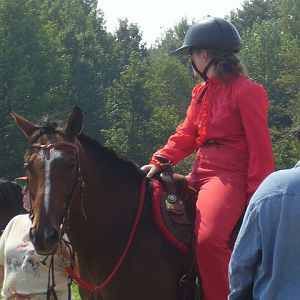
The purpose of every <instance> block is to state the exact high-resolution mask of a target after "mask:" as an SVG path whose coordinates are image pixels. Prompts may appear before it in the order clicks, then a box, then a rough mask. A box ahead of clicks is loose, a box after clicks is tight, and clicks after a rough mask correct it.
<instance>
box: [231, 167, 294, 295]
mask: <svg viewBox="0 0 300 300" xmlns="http://www.w3.org/2000/svg"><path fill="white" fill-rule="evenodd" d="M229 279H230V290H231V293H230V295H229V297H228V300H237V299H239V300H246V299H253V300H299V299H300V161H299V162H298V163H297V165H296V166H295V167H294V168H292V169H288V170H281V171H277V172H274V173H272V174H271V175H269V176H268V177H267V178H266V179H265V180H264V181H263V183H262V184H261V185H260V187H259V188H258V189H257V191H256V192H255V194H254V195H253V197H252V199H251V201H250V203H249V206H248V208H247V210H246V213H245V217H244V220H243V224H242V227H241V229H240V232H239V235H238V237H237V241H236V244H235V247H234V250H233V253H232V257H231V260H230V265H229Z"/></svg>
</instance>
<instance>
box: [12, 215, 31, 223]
mask: <svg viewBox="0 0 300 300" xmlns="http://www.w3.org/2000/svg"><path fill="white" fill-rule="evenodd" d="M28 222H30V219H29V214H21V215H16V216H14V217H13V218H12V219H11V220H10V222H9V223H11V224H19V223H28Z"/></svg>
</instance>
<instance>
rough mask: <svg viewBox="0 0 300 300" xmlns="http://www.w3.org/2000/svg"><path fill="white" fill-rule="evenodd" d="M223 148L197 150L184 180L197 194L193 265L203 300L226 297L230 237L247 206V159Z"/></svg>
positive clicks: (215, 299) (213, 146) (211, 147)
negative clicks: (194, 263)
mask: <svg viewBox="0 0 300 300" xmlns="http://www.w3.org/2000/svg"><path fill="white" fill-rule="evenodd" d="M232 151H233V150H232V149H229V148H228V147H223V146H216V145H211V146H206V147H203V148H200V149H199V151H198V152H197V155H196V160H195V163H194V165H193V170H192V172H191V173H190V174H189V175H188V176H187V178H188V180H189V183H190V185H191V186H193V187H194V188H196V189H197V190H199V193H198V200H197V203H196V223H195V234H196V261H197V265H198V270H199V274H200V279H201V284H202V288H203V293H204V299H205V300H226V299H227V297H228V295H229V282H228V264H229V260H230V256H231V250H230V248H229V247H228V245H227V244H228V241H229V239H230V234H231V232H232V230H233V228H234V226H235V225H236V223H237V221H238V220H239V218H240V216H241V215H242V213H243V212H244V210H245V207H246V202H247V194H246V178H247V176H246V174H247V165H248V161H247V156H245V155H244V154H243V153H234V152H232Z"/></svg>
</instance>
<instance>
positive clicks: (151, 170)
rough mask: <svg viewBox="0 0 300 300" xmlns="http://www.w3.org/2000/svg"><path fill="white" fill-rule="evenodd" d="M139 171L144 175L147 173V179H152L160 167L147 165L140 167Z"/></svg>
mask: <svg viewBox="0 0 300 300" xmlns="http://www.w3.org/2000/svg"><path fill="white" fill-rule="evenodd" d="M141 170H142V171H143V172H145V173H147V175H146V176H147V177H148V178H152V177H153V175H155V174H156V173H157V172H158V171H159V170H160V167H159V166H157V165H153V164H149V165H145V166H142V167H141Z"/></svg>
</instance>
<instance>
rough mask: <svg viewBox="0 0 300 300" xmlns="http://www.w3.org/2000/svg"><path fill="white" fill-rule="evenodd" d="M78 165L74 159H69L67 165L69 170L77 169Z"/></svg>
mask: <svg viewBox="0 0 300 300" xmlns="http://www.w3.org/2000/svg"><path fill="white" fill-rule="evenodd" d="M76 166H77V164H76V161H72V160H69V161H67V164H66V167H67V169H68V170H70V171H73V170H75V169H76Z"/></svg>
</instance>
